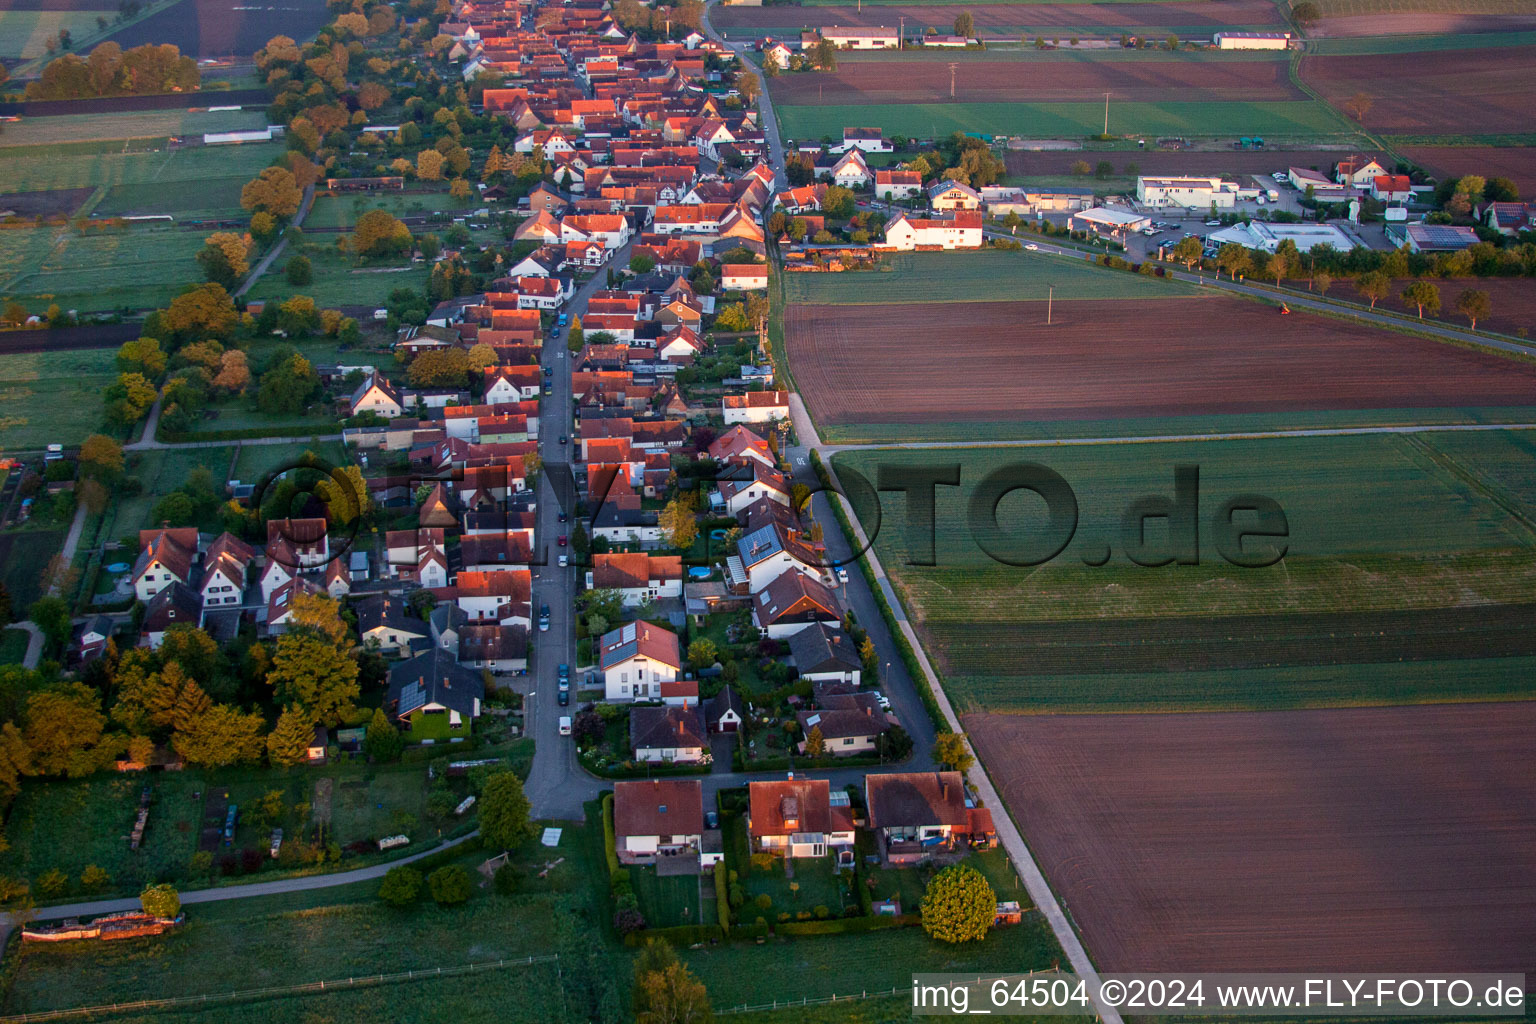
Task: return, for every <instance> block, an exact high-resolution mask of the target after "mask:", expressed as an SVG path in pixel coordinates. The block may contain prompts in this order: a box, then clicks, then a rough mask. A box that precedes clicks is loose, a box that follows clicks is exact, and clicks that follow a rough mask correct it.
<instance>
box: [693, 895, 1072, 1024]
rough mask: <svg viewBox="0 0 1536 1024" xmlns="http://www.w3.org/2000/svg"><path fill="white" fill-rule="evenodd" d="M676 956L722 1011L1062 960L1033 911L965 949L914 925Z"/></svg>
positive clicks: (731, 946)
mask: <svg viewBox="0 0 1536 1024" xmlns="http://www.w3.org/2000/svg"><path fill="white" fill-rule="evenodd" d="M678 955H679V956H680V957H681V958H682V959H683V961H684V962H685V963H686V964H687V965H688V967H689V968H690V969H691V970H693V971H694V973H696V974H697V975H698V976H699V978H700V979H701V980H703V982H704V983H705V985H707V986H708V988H709V994H710V1000H711V1002H713V1003H714V1004H715V1005H716V1006H722V1007H724V1006H740V1005H748V1006H756V1005H759V1004H769V1003H772V1002H773V1001H774V1000H778V1001H779V1002H784V1001H787V1000H794V999H800V998H801V997H806V998H809V999H817V998H826V997H828V996H832V995H839V996H845V995H858V994H859V993H861V992H865V991H871V992H872V991H877V990H880V989H891V988H900V989H905V988H909V987H910V986H911V984H912V975H913V974H914V973H916V972H929V971H943V972H953V973H976V972H982V973H991V972H1008V973H1014V972H1022V971H1029V970H1039V969H1041V968H1047V967H1050V966H1052V965H1053V964H1056V963H1058V962H1059V961H1060V960H1061V958H1062V957H1061V950H1060V947H1059V946H1057V944H1056V940H1055V938H1054V937H1053V936H1052V935H1051V932H1050V929H1049V928H1047V927H1046V925H1045V924H1044V922H1043V921H1042V920H1041V918H1040V915H1038V914H1032V915H1029V916H1027V917H1025V919H1024V923H1023V924H1021V925H1018V926H1015V927H1012V928H997V929H994V930H993V931H992V932H991V933H989V934H988V935H987V937H986V938H985V939H983V940H982V941H981V942H977V943H967V944H966V945H963V946H949V945H945V944H944V943H942V942H936V941H935V940H933V939H930V938H929V937H928V935H927V933H926V932H924V931H923V930H922V929H921V928H919V927H915V926H914V927H910V928H895V929H890V930H884V931H874V932H864V933H855V934H847V935H829V936H814V937H809V936H808V937H804V938H793V939H781V940H771V941H769V942H767V943H766V944H764V945H761V946H759V945H754V944H750V943H728V944H721V945H716V946H707V947H704V948H702V949H696V950H680V951H679V954H678ZM900 1019H903V1020H905V1019H906V1018H905V1017H902V1018H900Z"/></svg>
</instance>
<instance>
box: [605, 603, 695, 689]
mask: <svg viewBox="0 0 1536 1024" xmlns="http://www.w3.org/2000/svg"><path fill="white" fill-rule="evenodd" d="M682 666H683V659H682V654H681V652H680V649H679V644H678V640H677V634H676V633H674V632H672V631H671V630H670V629H667V628H666V627H665V626H658V625H656V624H655V623H651V622H644V621H642V622H626V623H625V624H624V625H622V626H620V627H619V628H618V629H614V630H610V631H608V632H607V633H604V634H603V635H602V637H601V639H599V640H598V667H599V669H600V670H601V672H602V674H603V695H604V699H605V700H609V701H624V702H628V701H636V700H660V699H661V684H662V683H670V682H673V681H674V680H676V679H677V674H678V671H679V670H680V669H681V668H682Z"/></svg>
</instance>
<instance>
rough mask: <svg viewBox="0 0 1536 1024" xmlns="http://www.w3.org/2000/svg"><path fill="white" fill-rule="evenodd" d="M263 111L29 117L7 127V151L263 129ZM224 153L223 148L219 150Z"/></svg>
mask: <svg viewBox="0 0 1536 1024" xmlns="http://www.w3.org/2000/svg"><path fill="white" fill-rule="evenodd" d="M266 124H267V115H266V114H265V113H264V112H263V111H260V110H213V111H210V110H176V109H172V110H135V111H132V112H125V113H113V114H56V115H53V116H51V117H27V118H23V119H22V120H21V121H19V122H16V123H13V124H10V125H8V126H7V127H6V131H5V138H4V144H5V147H6V148H7V149H9V148H12V147H18V146H38V145H52V144H57V143H70V142H94V141H95V140H97V139H125V140H126V139H163V138H167V137H168V136H171V135H202V134H203V133H204V132H230V131H246V130H249V129H253V128H264V127H266ZM219 148H220V150H221V151H222V150H223V148H224V147H219Z"/></svg>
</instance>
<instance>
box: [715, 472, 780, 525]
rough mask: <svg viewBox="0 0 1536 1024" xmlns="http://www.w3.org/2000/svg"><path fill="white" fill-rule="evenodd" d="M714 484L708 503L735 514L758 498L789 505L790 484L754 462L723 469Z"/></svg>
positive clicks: (777, 474)
mask: <svg viewBox="0 0 1536 1024" xmlns="http://www.w3.org/2000/svg"><path fill="white" fill-rule="evenodd" d="M715 481H716V485H715V490H714V492H713V493H711V494H710V496H709V500H710V504H711V505H712V506H713V507H715V508H717V509H718V508H722V507H723V508H724V509H725V511H726V512H727V513H729V514H730V515H735V514H736V513H738V512H740V511H741V510H742V509H744V508H746V507H747V506H748V505H750V504H752V503H753V502H754V501H757V500H758V499H760V498H767V499H768V500H770V501H776V502H778V503H779V504H780V505H788V504H789V498H790V495H789V482H788V481H787V480H785V478H784V474H782V473H780V472H779V471H778V470H777V469H773V468H770V467H768V466H765V465H763V464H762V463H761V462H758V461H756V460H755V459H754V460H750V461H748V462H747V463H746V464H745V465H740V466H726V467H723V468H722V469H721V470H720V472H719V473H718V474H717V475H716V477H715Z"/></svg>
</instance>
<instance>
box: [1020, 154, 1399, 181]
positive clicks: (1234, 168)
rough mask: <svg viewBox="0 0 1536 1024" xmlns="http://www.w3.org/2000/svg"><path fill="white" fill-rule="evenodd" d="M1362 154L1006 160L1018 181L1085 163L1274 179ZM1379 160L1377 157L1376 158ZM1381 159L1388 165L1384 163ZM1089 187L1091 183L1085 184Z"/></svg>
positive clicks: (1086, 156)
mask: <svg viewBox="0 0 1536 1024" xmlns="http://www.w3.org/2000/svg"><path fill="white" fill-rule="evenodd" d="M1362 152H1364V153H1370V151H1369V150H1364V151H1362V150H1359V149H1291V150H1254V149H1231V150H1225V151H1223V150H1219V149H1215V150H1200V149H1183V150H1173V151H1166V150H1150V149H1148V150H1129V149H1114V150H1091V149H1045V150H1021V149H1010V150H1008V151H1007V153H1006V154H1004V158H1003V159H1004V161H1005V162H1006V164H1007V167H1008V175H1009V177H1010V179H1011V178H1013V177H1015V176H1017V177H1040V176H1045V175H1052V176H1062V175H1067V174H1070V173H1071V171H1072V165H1073V164H1075V163H1077V162H1078V161H1079V160H1083V161H1086V162H1087V163H1088V164H1089V165H1090V166H1091V165H1093V164H1096V163H1098V162H1099V161H1100V160H1108V161H1110V162H1111V163H1112V164H1114V165H1115V168H1116V169H1117V170H1121V169H1123V168H1124V167H1125V165H1126V164H1135V165H1136V167H1137V168H1138V170H1139V171H1140V173H1142V174H1207V175H1209V174H1258V175H1265V176H1267V175H1269V174H1270V173H1272V172H1274V171H1284V170H1285V169H1286V168H1288V167H1312V166H1314V165H1315V166H1316V167H1317V168H1318V169H1319V170H1322V171H1324V172H1326V171H1327V170H1328V169H1329V167H1331V166H1332V165H1333V164H1336V163H1338V162H1339V161H1340V160H1343V159H1345V158H1346V157H1348V156H1350V155H1351V154H1353V153H1362ZM1371 155H1377V154H1371ZM1381 159H1386V158H1385V157H1381ZM1084 181H1085V183H1089V181H1090V179H1084Z"/></svg>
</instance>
